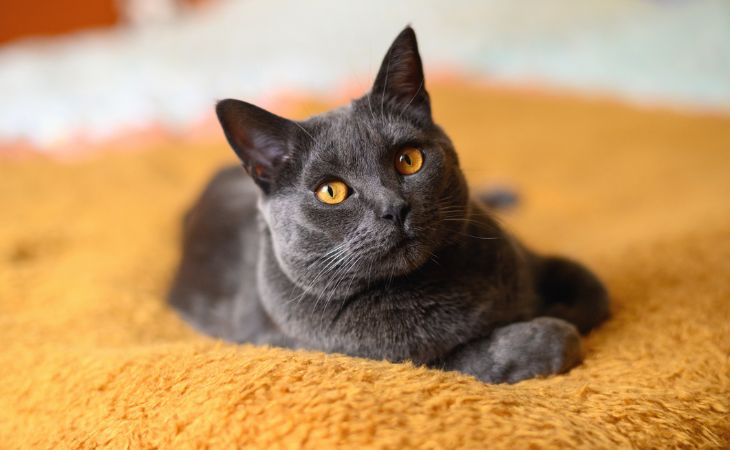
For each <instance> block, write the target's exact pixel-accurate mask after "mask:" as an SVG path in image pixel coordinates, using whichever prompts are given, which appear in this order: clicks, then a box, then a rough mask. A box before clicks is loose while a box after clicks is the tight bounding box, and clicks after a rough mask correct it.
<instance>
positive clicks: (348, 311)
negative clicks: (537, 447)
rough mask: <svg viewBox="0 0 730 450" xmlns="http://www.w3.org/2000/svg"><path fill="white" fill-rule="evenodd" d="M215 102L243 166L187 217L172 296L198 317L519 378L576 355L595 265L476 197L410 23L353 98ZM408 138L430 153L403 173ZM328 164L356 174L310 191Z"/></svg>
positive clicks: (588, 316) (595, 290)
mask: <svg viewBox="0 0 730 450" xmlns="http://www.w3.org/2000/svg"><path fill="white" fill-rule="evenodd" d="M217 112H218V117H219V119H220V121H221V124H222V126H223V129H224V131H225V133H226V137H227V138H228V141H229V143H230V144H231V146H232V147H233V149H234V151H235V152H236V154H237V155H238V156H239V157H240V159H241V161H242V163H243V166H244V168H245V169H246V172H248V175H246V173H244V171H242V170H240V168H227V169H224V170H223V171H221V172H220V173H219V174H218V175H216V177H215V178H214V179H213V181H212V182H211V183H210V184H209V185H208V187H207V188H206V190H205V191H204V193H203V194H202V196H201V197H200V199H199V200H198V202H197V203H196V205H195V206H194V207H193V208H192V210H191V211H190V213H189V214H188V216H187V217H186V222H185V232H184V244H183V258H182V262H181V264H180V268H179V270H178V273H177V276H176V278H175V280H174V283H173V286H172V290H171V293H170V301H171V303H172V305H174V306H175V307H176V308H177V309H178V310H179V311H181V313H182V314H183V315H184V317H185V318H186V319H188V320H189V321H190V322H192V323H193V324H194V325H196V326H197V327H198V328H200V329H201V330H202V331H204V332H206V333H208V334H211V335H213V336H217V337H221V338H223V339H227V340H232V341H236V342H253V343H259V344H273V345H281V346H287V347H292V348H308V349H318V350H323V351H327V352H341V353H346V354H350V355H354V356H362V357H367V358H374V359H386V360H389V361H404V360H411V361H413V362H415V363H416V364H428V365H431V366H434V367H440V368H445V369H449V370H460V371H463V372H466V373H470V374H473V375H475V376H477V377H478V378H480V379H482V380H485V381H488V382H515V381H519V380H521V379H524V378H528V377H534V376H544V375H549V374H553V373H559V372H562V371H565V370H568V369H569V368H570V367H572V366H574V365H575V364H577V363H578V362H579V361H580V357H581V350H580V339H579V335H578V331H577V330H576V327H577V328H578V329H580V331H582V332H587V331H588V330H590V329H591V328H592V327H594V326H596V325H597V324H599V323H600V322H601V321H602V320H604V319H605V318H606V317H607V315H608V298H607V295H606V292H605V290H604V288H603V287H602V285H601V283H600V282H599V281H598V280H597V279H596V278H595V277H594V276H593V275H592V274H591V273H590V272H589V271H587V270H586V269H585V268H583V267H582V266H580V265H578V264H576V263H574V262H571V261H568V260H566V259H562V258H554V257H541V256H537V255H535V254H534V253H532V252H530V251H528V250H527V249H525V248H524V247H523V246H521V245H520V244H519V243H518V242H517V241H516V240H515V239H514V238H513V237H512V236H510V235H509V234H508V233H506V232H505V231H504V230H503V229H502V228H501V227H500V226H499V224H498V223H497V222H496V221H495V220H494V219H493V217H492V216H491V215H490V213H489V212H488V211H487V210H486V209H485V208H484V207H483V205H481V204H479V203H478V202H475V201H472V200H470V198H469V194H468V189H467V185H466V183H465V181H464V176H463V174H462V172H461V170H460V168H459V162H458V158H457V155H456V152H455V150H454V147H453V145H452V143H451V141H450V140H449V138H448V136H447V135H446V134H445V133H444V132H443V130H441V128H440V127H439V126H438V125H436V124H435V123H434V122H433V121H432V119H431V106H430V100H429V97H428V93H427V91H426V87H425V83H424V77H423V70H422V66H421V60H420V56H419V53H418V48H417V43H416V37H415V34H414V32H413V30H412V29H411V28H406V29H405V30H404V31H403V32H402V33H401V34H400V35H399V36H398V37H397V38H396V40H395V41H394V43H393V45H392V46H391V48H390V49H389V50H388V53H387V54H386V57H385V59H384V61H383V65H382V67H381V69H380V72H379V73H378V76H377V78H376V81H375V83H374V85H373V88H372V90H371V92H370V93H368V94H367V95H365V96H364V97H362V98H359V99H357V100H354V101H353V102H352V103H351V104H350V105H348V106H346V107H343V108H340V109H336V110H333V111H330V112H328V113H325V114H322V115H319V116H315V117H312V118H310V119H308V120H305V121H302V122H294V121H290V120H287V119H284V118H281V117H278V116H275V115H273V114H271V113H269V112H266V111H264V110H262V109H260V108H257V107H255V106H253V105H250V104H248V103H244V102H240V101H237V100H224V101H222V102H220V103H219V104H218V107H217ZM406 145H408V146H415V147H418V148H419V149H421V150H422V151H423V153H424V155H425V159H424V165H423V168H422V169H421V171H419V172H418V173H416V174H414V175H408V176H403V175H400V174H399V173H398V172H397V171H396V170H395V169H394V157H395V156H394V154H395V152H396V151H398V150H399V149H401V148H403V147H404V146H406ZM330 179H339V180H343V181H344V182H346V183H347V184H348V185H349V186H350V187H351V189H352V193H351V195H350V197H349V198H347V199H346V200H345V201H344V202H342V203H340V204H337V205H327V204H324V203H322V202H320V201H319V200H317V198H316V197H315V195H314V191H315V189H316V187H317V186H318V185H319V184H320V183H321V182H323V181H326V180H330ZM251 180H253V181H254V183H255V184H254V183H252V182H251ZM543 315H551V316H554V317H556V318H546V317H539V316H543ZM563 319H565V320H563ZM568 321H569V322H570V323H569V322H568Z"/></svg>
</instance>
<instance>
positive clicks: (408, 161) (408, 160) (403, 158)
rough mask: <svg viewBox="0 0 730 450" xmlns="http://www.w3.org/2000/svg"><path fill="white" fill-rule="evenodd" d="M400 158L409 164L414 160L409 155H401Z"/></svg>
mask: <svg viewBox="0 0 730 450" xmlns="http://www.w3.org/2000/svg"><path fill="white" fill-rule="evenodd" d="M400 160H401V161H405V163H406V164H408V165H409V166H411V165H413V161H411V157H410V156H408V155H401V157H400Z"/></svg>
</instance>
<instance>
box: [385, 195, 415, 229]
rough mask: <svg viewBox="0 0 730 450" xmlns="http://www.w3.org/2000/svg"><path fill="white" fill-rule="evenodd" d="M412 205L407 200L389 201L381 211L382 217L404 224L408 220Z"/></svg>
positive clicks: (397, 223)
mask: <svg viewBox="0 0 730 450" xmlns="http://www.w3.org/2000/svg"><path fill="white" fill-rule="evenodd" d="M410 211H411V206H410V205H409V204H408V203H406V201H405V200H398V201H396V202H391V203H388V204H387V205H386V206H385V207H384V208H383V209H382V211H381V215H380V218H381V219H385V220H389V221H391V222H393V223H394V224H396V225H399V226H400V225H403V222H405V221H406V217H407V216H408V213H409V212H410Z"/></svg>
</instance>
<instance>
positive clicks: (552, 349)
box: [489, 317, 583, 383]
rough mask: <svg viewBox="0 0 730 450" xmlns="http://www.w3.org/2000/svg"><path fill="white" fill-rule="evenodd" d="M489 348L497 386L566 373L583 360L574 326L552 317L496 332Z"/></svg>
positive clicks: (578, 336)
mask: <svg viewBox="0 0 730 450" xmlns="http://www.w3.org/2000/svg"><path fill="white" fill-rule="evenodd" d="M491 340H492V342H491V345H490V346H489V359H490V360H491V361H492V367H490V369H489V377H490V378H491V379H492V380H493V381H492V382H494V383H516V382H518V381H521V380H525V379H528V378H535V377H545V376H548V375H555V374H559V373H564V372H567V371H568V370H570V369H572V368H573V367H575V366H577V365H578V364H579V363H580V362H581V360H582V359H583V348H582V345H581V339H580V334H579V333H578V330H577V329H576V328H575V326H573V325H571V324H570V323H568V322H566V321H564V320H561V319H555V318H552V317H538V318H537V319H533V320H531V321H529V322H519V323H515V324H511V325H508V326H506V327H503V328H499V329H497V330H495V332H494V334H493V335H492V339H491Z"/></svg>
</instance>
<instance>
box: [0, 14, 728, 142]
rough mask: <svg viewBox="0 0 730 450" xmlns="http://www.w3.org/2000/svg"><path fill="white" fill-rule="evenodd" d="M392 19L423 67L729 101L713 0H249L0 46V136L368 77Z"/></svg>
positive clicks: (194, 109)
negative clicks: (406, 31)
mask: <svg viewBox="0 0 730 450" xmlns="http://www.w3.org/2000/svg"><path fill="white" fill-rule="evenodd" d="M407 23H411V24H412V25H413V26H414V28H415V29H416V32H417V33H418V36H419V42H420V46H421V52H422V54H423V56H424V60H425V63H426V65H427V66H442V65H445V64H449V65H452V66H457V67H462V68H464V69H466V70H470V71H477V72H481V73H484V74H486V75H488V76H490V77H492V78H494V79H497V80H506V81H512V82H521V81H539V82H542V83H544V84H546V85H549V86H558V87H570V88H574V89H579V90H584V91H588V92H590V91H596V90H597V91H601V92H610V93H614V94H616V95H618V96H620V97H623V98H628V99H632V100H639V101H663V102H674V103H678V104H683V105H689V106H695V107H700V108H705V107H709V108H730V2H728V1H726V0H702V1H701V0H697V1H669V0H665V1H658V0H657V1H643V2H638V1H628V0H614V1H608V2H607V1H599V0H582V1H581V0H552V1H547V0H532V1H524V0H523V1H515V0H491V1H465V0H450V1H448V2H445V1H436V0H428V1H426V0H418V1H417V0H406V1H399V2H394V1H387V0H372V1H368V2H344V1H337V0H314V1H311V0H310V1H306V2H286V1H282V0H268V1H264V0H251V1H230V2H223V3H221V4H219V5H216V6H214V7H212V8H210V9H207V10H203V11H202V12H198V13H196V14H195V15H191V16H185V17H182V18H181V19H179V20H177V21H175V22H174V23H162V24H160V23H157V24H152V25H149V26H145V27H141V28H140V27H136V28H129V29H118V30H113V31H103V32H94V33H86V34H80V35H75V36H71V37H68V38H63V39H56V40H52V41H45V40H36V41H25V42H21V43H18V44H13V45H11V46H7V47H5V48H2V49H0V101H1V102H2V108H1V109H0V140H7V139H19V138H26V139H30V140H31V141H32V142H33V143H35V144H37V145H41V146H49V145H54V144H59V143H63V142H64V141H66V140H68V139H70V138H71V137H73V136H75V135H77V134H78V133H79V132H83V133H85V134H86V135H87V137H89V138H91V139H92V140H93V139H103V138H105V137H108V136H111V135H112V134H114V133H115V132H116V131H118V130H122V129H129V128H134V127H143V126H145V125H149V124H150V123H160V124H162V125H164V126H166V127H171V128H173V129H176V128H177V129H180V128H184V127H186V126H189V125H190V124H191V123H193V122H195V121H196V120H199V119H200V118H201V117H203V116H204V115H205V114H209V113H210V111H211V109H212V105H213V103H214V101H215V100H216V99H220V98H225V97H238V98H243V99H249V100H256V99H261V98H262V96H264V95H266V94H267V93H271V92H275V91H276V90H278V89H280V88H285V89H287V90H291V89H303V90H309V91H317V92H323V93H327V92H328V90H332V89H333V88H334V87H336V86H339V85H341V83H342V82H343V81H345V80H347V79H349V78H352V77H355V76H360V77H361V76H363V75H373V76H374V73H375V71H376V69H377V67H378V65H379V63H380V60H381V58H382V57H383V55H384V53H385V51H386V49H387V47H388V45H389V44H390V42H391V40H392V39H393V38H394V37H395V35H396V34H397V33H398V32H399V31H400V29H402V27H403V26H404V25H405V24H407Z"/></svg>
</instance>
